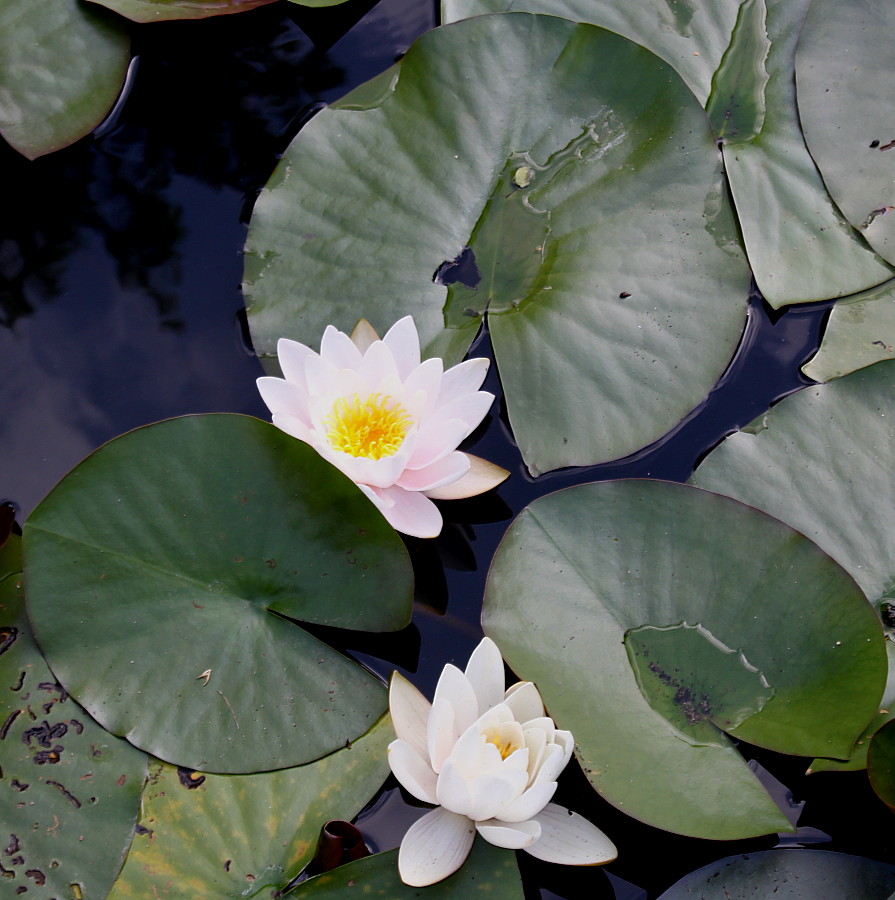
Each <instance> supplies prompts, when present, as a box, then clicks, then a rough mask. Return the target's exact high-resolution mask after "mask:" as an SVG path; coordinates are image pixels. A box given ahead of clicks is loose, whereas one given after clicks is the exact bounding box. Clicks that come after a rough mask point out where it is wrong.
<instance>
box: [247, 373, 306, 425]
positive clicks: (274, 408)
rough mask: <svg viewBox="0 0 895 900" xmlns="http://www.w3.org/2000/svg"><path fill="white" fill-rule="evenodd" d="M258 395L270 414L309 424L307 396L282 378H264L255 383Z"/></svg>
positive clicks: (300, 389) (303, 391)
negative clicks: (287, 416)
mask: <svg viewBox="0 0 895 900" xmlns="http://www.w3.org/2000/svg"><path fill="white" fill-rule="evenodd" d="M255 383H256V384H257V385H258V393H259V394H261V399H262V400H263V401H264V403H265V404H266V406H267V408H268V409H269V410H270V411H271V412H272V413H285V414H287V415H290V416H294V417H295V418H297V419H301V420H302V421H303V422H305V424H307V425H310V424H311V418H310V412H309V410H308V395H307V392H306V391H305V390H303V389H302V388H300V387H298V386H296V385H294V384H292V383H291V382H288V381H284V380H283V379H282V378H272V377H271V376H265V377H263V378H259V379H258V380H257V381H256V382H255Z"/></svg>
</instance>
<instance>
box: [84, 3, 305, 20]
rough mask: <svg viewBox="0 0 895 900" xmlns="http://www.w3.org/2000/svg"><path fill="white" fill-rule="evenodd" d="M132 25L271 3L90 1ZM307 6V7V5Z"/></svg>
mask: <svg viewBox="0 0 895 900" xmlns="http://www.w3.org/2000/svg"><path fill="white" fill-rule="evenodd" d="M90 2H91V3H96V4H99V5H101V6H105V7H107V8H108V9H111V10H113V11H114V12H117V13H119V14H120V15H122V16H125V17H126V18H128V19H130V20H131V21H133V22H166V21H170V20H172V19H207V18H209V17H210V16H227V15H230V14H232V13H240V12H248V10H250V9H256V8H257V7H259V6H266V5H267V4H268V3H273V2H274V0H90ZM308 5H311V4H308Z"/></svg>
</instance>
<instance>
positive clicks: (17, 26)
mask: <svg viewBox="0 0 895 900" xmlns="http://www.w3.org/2000/svg"><path fill="white" fill-rule="evenodd" d="M129 61H130V40H129V38H128V35H127V30H126V28H125V27H124V23H123V22H121V20H120V19H118V18H117V17H116V16H113V15H112V14H111V13H108V12H106V11H105V10H99V9H97V8H95V7H92V6H89V5H85V4H83V3H79V2H78V0H50V2H43V3H35V2H33V0H4V2H3V3H0V85H2V88H0V134H2V135H3V137H4V138H5V139H6V140H7V141H8V142H9V143H10V144H11V145H12V146H13V147H15V149H16V150H18V151H19V153H22V154H24V155H25V156H27V157H28V158H29V159H34V158H35V157H37V156H42V155H44V154H45V153H50V152H51V151H53V150H58V149H60V148H61V147H66V146H68V145H69V144H72V143H74V142H75V141H76V140H78V138H81V137H83V136H84V135H85V134H87V133H88V132H90V131H91V130H92V129H93V128H95V127H96V126H97V125H98V124H99V123H100V122H101V121H102V120H103V118H104V117H105V115H106V113H108V111H109V110H110V109H111V108H112V105H113V104H114V102H115V98H116V97H117V96H118V93H119V91H120V90H121V87H122V85H123V84H124V76H125V74H126V73H127V66H128V62H129Z"/></svg>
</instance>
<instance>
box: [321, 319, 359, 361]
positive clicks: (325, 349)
mask: <svg viewBox="0 0 895 900" xmlns="http://www.w3.org/2000/svg"><path fill="white" fill-rule="evenodd" d="M320 356H321V358H323V359H325V360H326V361H327V362H328V363H329V364H330V365H333V366H335V367H336V368H337V369H358V368H360V364H361V360H362V359H363V355H362V354H361V352H360V350H358V349H357V345H356V344H355V343H354V341H352V340H351V338H350V337H348V335H347V334H345V332H344V331H339V330H338V328H334V327H333V326H332V325H327V326H326V330H325V331H324V332H323V339H322V340H321V341H320Z"/></svg>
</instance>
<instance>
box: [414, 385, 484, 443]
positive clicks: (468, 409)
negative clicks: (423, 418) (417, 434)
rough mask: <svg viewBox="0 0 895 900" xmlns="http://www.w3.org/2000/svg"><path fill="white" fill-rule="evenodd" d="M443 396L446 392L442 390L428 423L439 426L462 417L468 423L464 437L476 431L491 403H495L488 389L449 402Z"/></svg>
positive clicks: (461, 419)
mask: <svg viewBox="0 0 895 900" xmlns="http://www.w3.org/2000/svg"><path fill="white" fill-rule="evenodd" d="M443 398H444V392H442V395H441V397H440V398H439V403H438V406H437V407H436V408H435V411H434V412H433V413H432V415H431V416H430V417H429V419H428V420H427V424H428V423H431V424H432V425H433V426H437V425H439V424H440V423H441V422H449V421H450V420H451V419H460V421H461V422H465V423H466V434H464V435H463V437H464V438H465V437H468V436H469V435H470V434H472V432H473V431H475V429H476V427H477V426H478V424H479V422H481V421H482V419H484V418H485V416H486V415H488V410H490V409H491V405H492V404H493V403H494V394H489V393H488V392H487V391H477V392H476V393H474V394H466V395H465V396H463V397H456V398H455V399H454V400H451V401H450V402H447V403H445V402H442V401H443Z"/></svg>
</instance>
